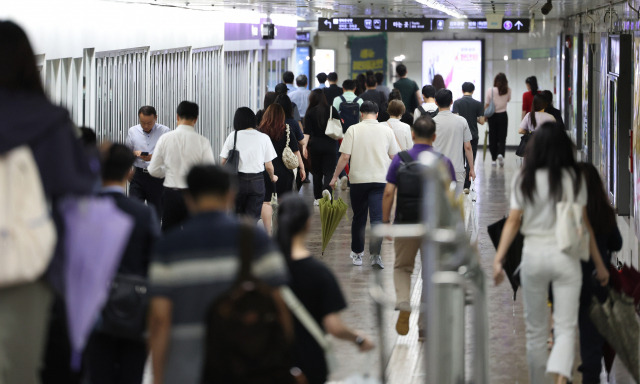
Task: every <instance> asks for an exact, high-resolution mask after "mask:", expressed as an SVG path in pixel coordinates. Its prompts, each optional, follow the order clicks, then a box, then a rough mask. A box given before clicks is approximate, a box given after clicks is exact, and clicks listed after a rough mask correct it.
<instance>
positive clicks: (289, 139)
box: [284, 124, 291, 148]
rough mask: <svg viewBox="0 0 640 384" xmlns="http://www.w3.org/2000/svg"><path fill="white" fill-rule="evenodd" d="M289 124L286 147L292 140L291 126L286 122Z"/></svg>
mask: <svg viewBox="0 0 640 384" xmlns="http://www.w3.org/2000/svg"><path fill="white" fill-rule="evenodd" d="M285 125H286V126H287V144H286V145H285V146H284V147H285V148H286V147H288V146H289V142H290V141H291V138H290V137H289V136H291V129H290V128H289V124H285Z"/></svg>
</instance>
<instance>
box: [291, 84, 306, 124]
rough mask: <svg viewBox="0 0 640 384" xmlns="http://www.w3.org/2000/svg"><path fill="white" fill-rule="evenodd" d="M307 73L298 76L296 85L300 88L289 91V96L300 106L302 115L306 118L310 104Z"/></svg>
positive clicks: (299, 109)
mask: <svg viewBox="0 0 640 384" xmlns="http://www.w3.org/2000/svg"><path fill="white" fill-rule="evenodd" d="M308 83H309V81H308V80H307V75H299V76H298V77H296V85H297V86H298V88H296V89H295V90H293V91H291V92H290V93H289V98H290V99H291V101H292V102H294V103H295V104H296V105H297V106H298V111H299V112H300V117H301V118H302V119H304V115H305V114H306V113H307V106H308V105H309V94H310V93H311V91H310V90H308V89H307V84H308Z"/></svg>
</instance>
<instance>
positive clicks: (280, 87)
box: [275, 83, 289, 95]
mask: <svg viewBox="0 0 640 384" xmlns="http://www.w3.org/2000/svg"><path fill="white" fill-rule="evenodd" d="M275 91H276V93H277V94H279V95H281V94H285V95H286V94H287V92H289V88H287V84H285V83H278V84H277V85H276V88H275Z"/></svg>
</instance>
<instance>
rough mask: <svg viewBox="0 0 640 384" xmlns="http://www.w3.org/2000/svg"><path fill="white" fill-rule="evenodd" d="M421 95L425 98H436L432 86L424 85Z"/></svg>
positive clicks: (434, 89)
mask: <svg viewBox="0 0 640 384" xmlns="http://www.w3.org/2000/svg"><path fill="white" fill-rule="evenodd" d="M422 94H423V95H424V97H426V98H432V97H436V87H434V86H433V85H425V86H424V87H422Z"/></svg>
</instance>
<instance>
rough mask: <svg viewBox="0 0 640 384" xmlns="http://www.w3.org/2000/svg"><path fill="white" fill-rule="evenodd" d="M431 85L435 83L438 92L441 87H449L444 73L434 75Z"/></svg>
mask: <svg viewBox="0 0 640 384" xmlns="http://www.w3.org/2000/svg"><path fill="white" fill-rule="evenodd" d="M431 85H433V87H434V88H435V89H436V92H438V91H439V90H441V89H446V88H447V85H446V84H445V83H444V78H443V77H442V75H435V76H434V77H433V81H432V82H431Z"/></svg>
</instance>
